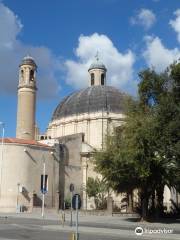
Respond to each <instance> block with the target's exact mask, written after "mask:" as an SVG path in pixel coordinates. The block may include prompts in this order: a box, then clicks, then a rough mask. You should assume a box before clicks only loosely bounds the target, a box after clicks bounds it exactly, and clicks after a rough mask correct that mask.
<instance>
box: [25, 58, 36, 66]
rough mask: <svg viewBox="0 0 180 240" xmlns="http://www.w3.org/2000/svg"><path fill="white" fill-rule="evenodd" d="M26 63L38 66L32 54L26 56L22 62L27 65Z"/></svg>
mask: <svg viewBox="0 0 180 240" xmlns="http://www.w3.org/2000/svg"><path fill="white" fill-rule="evenodd" d="M25 64H28V65H34V66H36V63H35V61H34V58H32V57H31V56H25V57H24V58H23V60H22V62H21V65H25Z"/></svg>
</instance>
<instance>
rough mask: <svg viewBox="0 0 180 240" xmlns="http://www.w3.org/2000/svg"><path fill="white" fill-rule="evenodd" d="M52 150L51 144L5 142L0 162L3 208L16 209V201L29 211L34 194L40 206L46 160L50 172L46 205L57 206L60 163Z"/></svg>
mask: <svg viewBox="0 0 180 240" xmlns="http://www.w3.org/2000/svg"><path fill="white" fill-rule="evenodd" d="M1 147H2V146H0V152H1ZM51 151H52V148H47V147H42V146H33V145H23V144H15V143H13V144H6V143H5V144H4V147H3V159H1V160H2V161H1V165H0V170H1V171H0V172H1V177H0V211H10V212H15V211H16V208H17V205H19V206H20V205H21V206H23V208H24V210H27V211H29V210H30V206H31V204H32V197H33V196H34V204H35V205H37V206H41V203H42V200H41V199H42V194H41V191H40V188H41V175H42V174H43V162H45V167H46V174H47V175H48V193H47V194H46V195H45V206H46V207H54V205H55V192H56V189H57V188H58V186H56V185H57V180H56V179H57V178H58V176H57V173H56V169H59V166H58V165H59V163H57V161H55V159H54V157H53V156H52V154H51Z"/></svg>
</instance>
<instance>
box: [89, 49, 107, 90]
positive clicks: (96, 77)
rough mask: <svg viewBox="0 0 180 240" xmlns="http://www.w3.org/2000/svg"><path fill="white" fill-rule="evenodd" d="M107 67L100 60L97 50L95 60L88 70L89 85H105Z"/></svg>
mask: <svg viewBox="0 0 180 240" xmlns="http://www.w3.org/2000/svg"><path fill="white" fill-rule="evenodd" d="M106 71H107V69H106V67H105V65H104V64H103V63H102V62H101V61H100V60H99V54H98V52H97V54H96V56H95V61H94V62H93V63H92V64H91V65H90V67H89V69H88V72H89V74H90V80H89V86H103V85H106Z"/></svg>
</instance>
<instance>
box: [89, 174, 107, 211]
mask: <svg viewBox="0 0 180 240" xmlns="http://www.w3.org/2000/svg"><path fill="white" fill-rule="evenodd" d="M86 191H87V195H88V197H94V200H95V205H96V209H104V208H106V198H105V197H106V195H107V191H108V188H107V185H106V183H105V182H104V181H103V180H100V179H99V178H96V179H94V178H91V177H89V178H88V180H87V186H86Z"/></svg>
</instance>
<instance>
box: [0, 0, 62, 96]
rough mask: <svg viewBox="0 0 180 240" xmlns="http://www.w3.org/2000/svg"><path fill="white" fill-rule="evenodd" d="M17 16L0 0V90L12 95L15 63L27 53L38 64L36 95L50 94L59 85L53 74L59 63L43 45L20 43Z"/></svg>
mask: <svg viewBox="0 0 180 240" xmlns="http://www.w3.org/2000/svg"><path fill="white" fill-rule="evenodd" d="M22 27H23V26H22V24H21V21H20V20H19V18H18V17H17V16H16V15H15V14H14V13H13V12H12V11H11V10H10V9H9V8H8V7H6V6H5V5H4V4H3V3H1V2H0V29H1V34H0V66H1V67H0V84H1V88H0V92H2V93H9V94H16V91H17V83H18V66H19V64H20V62H21V60H22V58H23V57H24V56H25V55H27V54H30V55H32V56H33V57H34V59H35V61H36V63H37V65H38V81H37V83H38V89H39V90H38V94H39V95H40V96H41V97H52V96H54V95H55V94H56V93H57V89H58V88H59V86H58V83H57V79H56V77H55V74H56V71H58V70H59V64H60V62H59V61H58V59H57V58H56V57H55V56H54V55H53V54H52V52H51V50H50V49H48V48H46V47H43V46H42V47H36V46H30V45H26V44H24V43H23V42H22V41H20V40H19V39H18V35H19V33H20V32H21V31H22Z"/></svg>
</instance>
